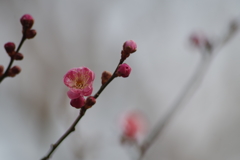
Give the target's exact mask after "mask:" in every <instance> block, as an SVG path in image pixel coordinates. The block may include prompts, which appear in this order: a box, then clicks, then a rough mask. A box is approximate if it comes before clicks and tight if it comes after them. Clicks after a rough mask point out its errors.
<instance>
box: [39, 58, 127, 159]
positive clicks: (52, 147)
mask: <svg viewBox="0 0 240 160" xmlns="http://www.w3.org/2000/svg"><path fill="white" fill-rule="evenodd" d="M123 62H124V60H122V59H121V60H120V62H119V63H118V65H117V67H116V69H115V71H114V73H113V74H112V76H111V78H110V79H109V80H108V81H107V82H106V83H105V84H103V85H102V86H101V87H100V89H99V90H98V91H97V93H96V94H95V95H94V98H96V99H97V98H98V97H99V96H100V94H101V93H102V91H103V90H104V89H105V88H106V87H107V86H108V84H109V83H110V82H111V81H112V80H113V79H114V78H116V71H117V69H118V66H119V65H120V64H122V63H123ZM86 111H87V108H85V107H84V106H83V107H81V110H80V113H79V115H78V117H77V118H76V120H75V121H74V122H73V124H72V125H71V127H70V128H69V129H68V130H67V131H66V132H65V133H64V134H63V135H62V136H61V137H60V138H59V139H58V140H57V142H56V143H54V144H53V145H51V148H50V150H49V152H48V153H47V155H46V156H45V157H43V158H42V159H41V160H48V159H49V158H50V157H51V155H52V154H53V152H54V151H55V150H56V149H57V147H58V146H59V145H60V144H61V143H62V141H63V140H64V139H65V138H67V137H68V135H69V134H70V133H72V132H73V131H75V126H76V125H77V124H78V122H79V121H80V120H81V119H82V117H83V116H84V115H85V113H86Z"/></svg>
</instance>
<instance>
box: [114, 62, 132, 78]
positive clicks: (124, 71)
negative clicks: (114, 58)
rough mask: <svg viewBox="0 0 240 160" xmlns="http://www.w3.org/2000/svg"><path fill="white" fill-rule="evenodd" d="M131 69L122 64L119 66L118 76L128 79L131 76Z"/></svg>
mask: <svg viewBox="0 0 240 160" xmlns="http://www.w3.org/2000/svg"><path fill="white" fill-rule="evenodd" d="M131 70H132V69H131V67H130V66H129V65H128V64H126V63H123V64H120V65H119V66H118V69H117V72H116V75H117V76H119V77H123V78H126V77H128V76H129V74H130V73H131Z"/></svg>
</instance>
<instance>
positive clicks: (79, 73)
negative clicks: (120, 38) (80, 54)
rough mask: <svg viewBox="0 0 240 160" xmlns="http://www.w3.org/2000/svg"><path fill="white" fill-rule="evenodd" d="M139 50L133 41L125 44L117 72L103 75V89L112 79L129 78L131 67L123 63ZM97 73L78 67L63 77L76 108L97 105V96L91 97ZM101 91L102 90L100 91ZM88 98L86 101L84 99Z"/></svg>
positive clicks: (72, 103)
mask: <svg viewBox="0 0 240 160" xmlns="http://www.w3.org/2000/svg"><path fill="white" fill-rule="evenodd" d="M136 50H137V45H136V43H135V42H134V41H133V40H129V41H126V42H125V43H124V44H123V50H122V52H121V54H122V57H121V60H120V63H119V65H118V66H117V69H116V71H115V72H114V73H113V74H111V73H110V72H108V71H104V72H103V73H102V77H101V79H102V87H103V88H104V87H105V86H106V85H107V84H108V82H110V81H111V78H112V79H113V78H115V77H124V78H126V77H128V76H129V75H130V73H131V67H130V66H129V65H128V64H126V63H124V64H122V63H123V61H124V60H125V59H126V58H127V57H129V55H130V54H131V53H134V52H135V51H136ZM94 79H95V73H94V72H93V71H92V70H90V69H89V68H87V67H78V68H72V69H70V70H69V71H68V72H67V73H66V74H65V75H64V77H63V82H64V84H65V85H66V86H67V87H68V88H69V91H68V92H67V95H68V97H69V98H70V99H71V101H70V104H71V106H73V107H75V108H82V107H83V106H84V107H85V108H90V107H92V106H93V105H94V104H95V103H96V98H97V97H96V96H90V95H91V94H92V92H93V81H94ZM100 90H101V89H100ZM86 96H88V97H87V99H85V98H84V97H86Z"/></svg>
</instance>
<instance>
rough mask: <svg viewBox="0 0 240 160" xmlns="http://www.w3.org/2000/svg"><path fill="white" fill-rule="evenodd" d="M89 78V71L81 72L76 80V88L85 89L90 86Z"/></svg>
mask: <svg viewBox="0 0 240 160" xmlns="http://www.w3.org/2000/svg"><path fill="white" fill-rule="evenodd" d="M88 79H89V75H88V73H85V74H80V75H79V76H78V77H77V78H76V80H75V84H74V88H77V89H84V88H85V87H87V86H88V83H87V82H88Z"/></svg>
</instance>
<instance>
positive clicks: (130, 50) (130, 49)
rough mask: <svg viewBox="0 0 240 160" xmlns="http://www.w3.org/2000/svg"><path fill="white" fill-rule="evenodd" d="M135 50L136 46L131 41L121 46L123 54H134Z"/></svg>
mask: <svg viewBox="0 0 240 160" xmlns="http://www.w3.org/2000/svg"><path fill="white" fill-rule="evenodd" d="M136 50H137V44H136V43H135V42H134V41H133V40H128V41H126V42H125V43H124V44H123V51H124V52H125V53H134V52H136Z"/></svg>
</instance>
